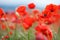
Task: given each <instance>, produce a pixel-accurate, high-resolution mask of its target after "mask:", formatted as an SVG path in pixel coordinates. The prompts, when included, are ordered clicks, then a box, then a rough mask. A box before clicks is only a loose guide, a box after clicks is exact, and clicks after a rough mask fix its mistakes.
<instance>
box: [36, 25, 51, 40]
mask: <svg viewBox="0 0 60 40" xmlns="http://www.w3.org/2000/svg"><path fill="white" fill-rule="evenodd" d="M35 30H36V31H37V32H41V33H42V34H43V35H45V36H46V37H47V38H48V39H50V40H52V32H51V30H50V29H49V27H47V26H44V25H38V26H37V27H36V28H35Z"/></svg>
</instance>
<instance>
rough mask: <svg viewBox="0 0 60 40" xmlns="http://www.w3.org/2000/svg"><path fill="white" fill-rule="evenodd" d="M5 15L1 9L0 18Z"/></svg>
mask: <svg viewBox="0 0 60 40" xmlns="http://www.w3.org/2000/svg"><path fill="white" fill-rule="evenodd" d="M3 15H4V11H3V9H2V8H0V18H1V17H2V16H3Z"/></svg>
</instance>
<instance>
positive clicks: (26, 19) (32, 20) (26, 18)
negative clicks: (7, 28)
mask: <svg viewBox="0 0 60 40" xmlns="http://www.w3.org/2000/svg"><path fill="white" fill-rule="evenodd" d="M24 22H25V23H26V24H28V25H29V26H32V23H33V22H34V19H33V18H32V17H30V16H26V17H25V18H24Z"/></svg>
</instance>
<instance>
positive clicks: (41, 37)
mask: <svg viewBox="0 0 60 40" xmlns="http://www.w3.org/2000/svg"><path fill="white" fill-rule="evenodd" d="M36 40H48V38H47V37H46V36H45V35H43V34H42V33H41V32H37V33H36Z"/></svg>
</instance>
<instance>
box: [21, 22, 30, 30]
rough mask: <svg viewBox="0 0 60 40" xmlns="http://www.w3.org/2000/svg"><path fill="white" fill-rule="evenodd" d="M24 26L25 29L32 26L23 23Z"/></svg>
mask: <svg viewBox="0 0 60 40" xmlns="http://www.w3.org/2000/svg"><path fill="white" fill-rule="evenodd" d="M22 26H23V28H24V29H25V30H28V29H29V28H30V26H29V25H28V24H26V23H22Z"/></svg>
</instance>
